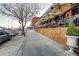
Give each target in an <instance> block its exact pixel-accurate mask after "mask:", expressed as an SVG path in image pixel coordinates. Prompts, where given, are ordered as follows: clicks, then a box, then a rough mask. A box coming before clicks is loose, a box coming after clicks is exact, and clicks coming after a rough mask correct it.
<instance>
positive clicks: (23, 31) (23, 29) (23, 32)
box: [22, 22, 25, 36]
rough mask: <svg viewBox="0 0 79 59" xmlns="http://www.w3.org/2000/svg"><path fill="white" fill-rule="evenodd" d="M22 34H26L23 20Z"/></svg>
mask: <svg viewBox="0 0 79 59" xmlns="http://www.w3.org/2000/svg"><path fill="white" fill-rule="evenodd" d="M22 35H23V36H25V26H24V25H23V22H22Z"/></svg>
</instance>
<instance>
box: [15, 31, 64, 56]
mask: <svg viewBox="0 0 79 59" xmlns="http://www.w3.org/2000/svg"><path fill="white" fill-rule="evenodd" d="M63 52H64V48H63V46H61V45H60V44H58V43H56V42H55V41H53V40H50V39H49V38H47V37H45V36H43V35H41V34H39V33H37V32H35V31H33V30H30V31H28V32H27V35H26V37H25V39H24V43H23V44H22V46H21V47H20V49H19V51H18V53H17V55H19V56H64V55H65V54H64V53H63Z"/></svg>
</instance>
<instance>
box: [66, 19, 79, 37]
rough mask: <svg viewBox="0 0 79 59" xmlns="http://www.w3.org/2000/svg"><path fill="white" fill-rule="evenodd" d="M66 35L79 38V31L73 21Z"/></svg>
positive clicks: (70, 22)
mask: <svg viewBox="0 0 79 59" xmlns="http://www.w3.org/2000/svg"><path fill="white" fill-rule="evenodd" d="M66 35H69V36H79V31H78V30H77V29H76V28H75V24H74V23H73V21H69V24H68V29H67V32H66Z"/></svg>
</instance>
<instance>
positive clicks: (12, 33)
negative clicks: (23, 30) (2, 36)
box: [5, 30, 18, 37]
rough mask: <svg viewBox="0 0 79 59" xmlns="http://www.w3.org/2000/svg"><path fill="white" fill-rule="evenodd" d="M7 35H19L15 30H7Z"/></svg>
mask: <svg viewBox="0 0 79 59" xmlns="http://www.w3.org/2000/svg"><path fill="white" fill-rule="evenodd" d="M5 31H6V32H7V33H9V35H11V36H12V37H14V36H16V35H17V34H18V33H17V32H16V31H13V30H5Z"/></svg>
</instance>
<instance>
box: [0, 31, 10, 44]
mask: <svg viewBox="0 0 79 59" xmlns="http://www.w3.org/2000/svg"><path fill="white" fill-rule="evenodd" d="M10 39H11V35H9V33H7V32H6V31H3V30H0V43H2V42H5V41H8V40H10Z"/></svg>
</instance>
